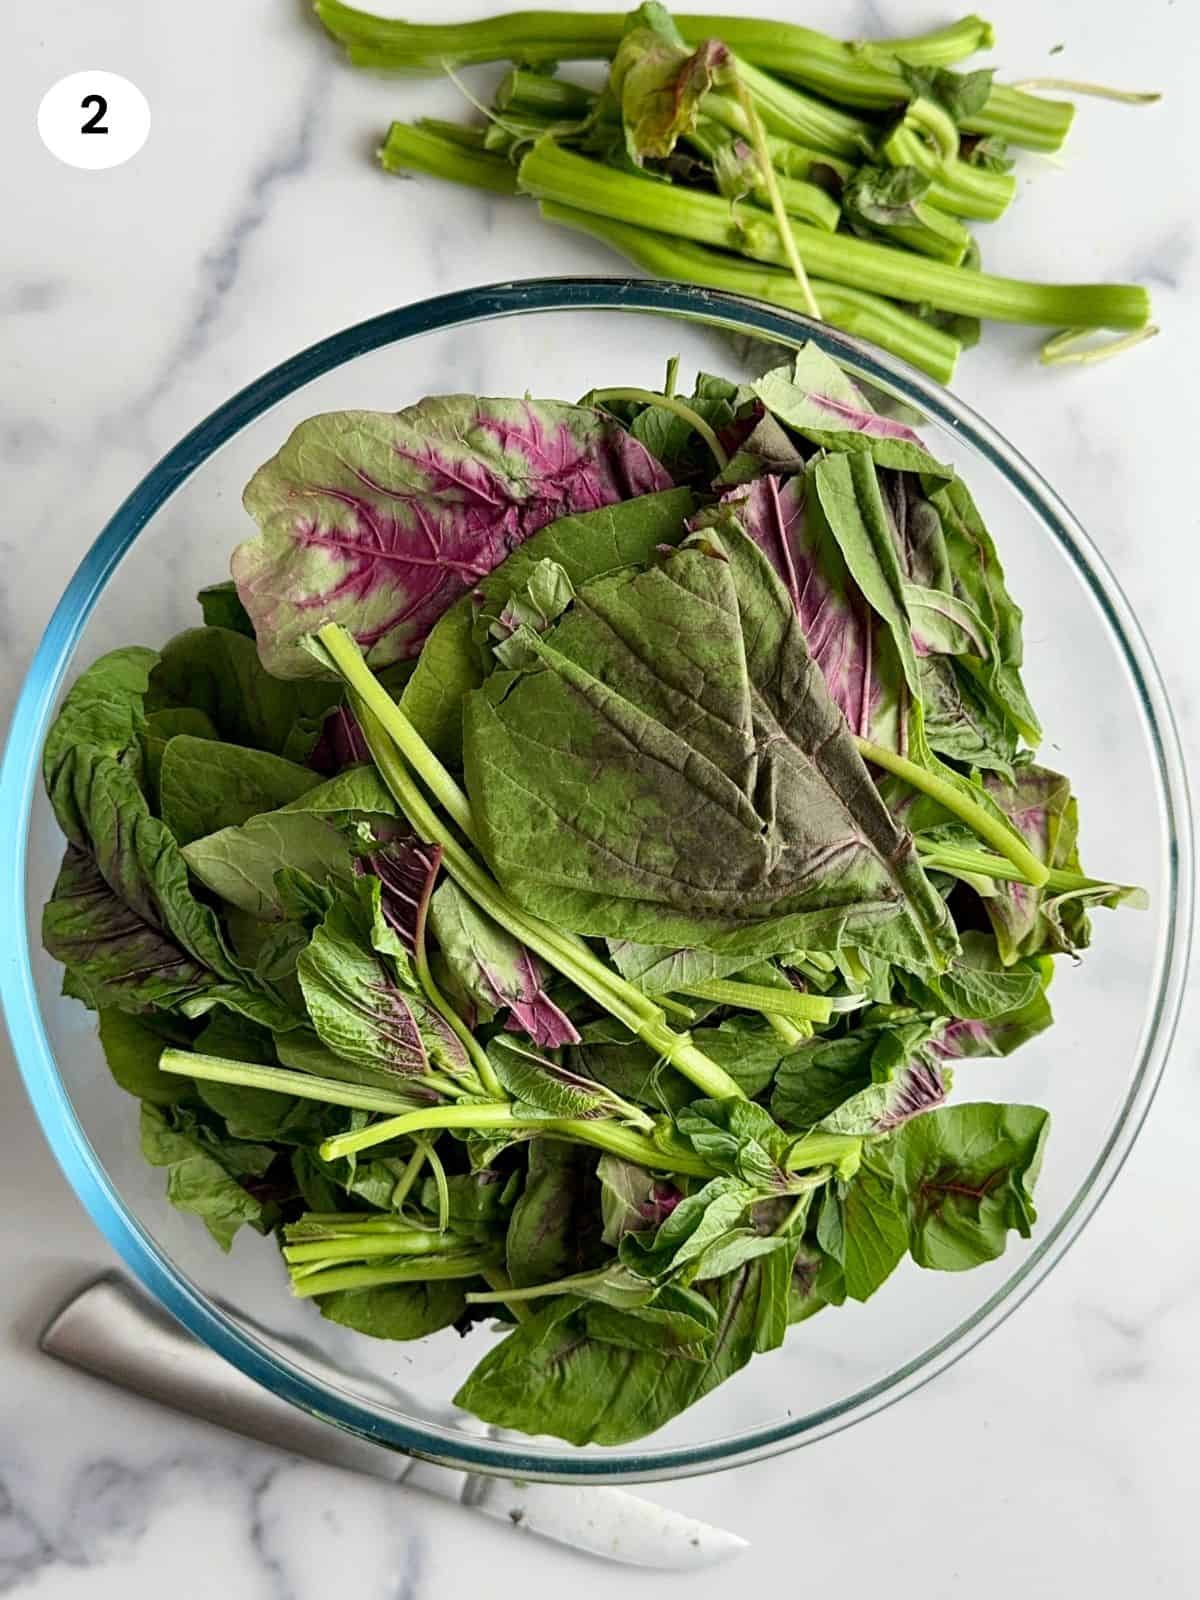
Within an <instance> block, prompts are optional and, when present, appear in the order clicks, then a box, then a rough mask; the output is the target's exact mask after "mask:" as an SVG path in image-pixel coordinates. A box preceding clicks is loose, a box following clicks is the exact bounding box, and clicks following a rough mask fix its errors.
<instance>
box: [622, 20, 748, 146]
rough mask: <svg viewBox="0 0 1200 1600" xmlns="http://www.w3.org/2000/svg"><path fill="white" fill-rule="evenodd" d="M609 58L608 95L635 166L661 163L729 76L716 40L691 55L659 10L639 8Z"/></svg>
mask: <svg viewBox="0 0 1200 1600" xmlns="http://www.w3.org/2000/svg"><path fill="white" fill-rule="evenodd" d="M630 23H633V24H635V25H634V26H629V25H628V24H627V31H626V33H625V35H624V37H623V38H622V40H621V42H620V44H619V45H618V47H617V51H616V54H615V55H614V57H613V62H612V69H611V71H610V72H609V77H608V89H609V93H610V94H611V95H612V97H613V99H614V100H615V101H616V103H617V105H618V106H619V107H620V111H621V121H622V123H623V125H624V128H625V148H626V150H627V152H628V154H629V158H630V160H631V161H633V162H635V163H636V164H637V165H638V166H641V164H642V163H643V162H644V161H645V160H647V159H655V160H664V159H665V158H666V157H667V156H669V155H670V154H671V152H672V151H673V150H674V148H675V145H676V142H677V140H678V139H679V138H680V137H681V135H684V134H687V133H689V132H690V131H691V130H692V129H693V128H694V127H695V125H696V119H697V117H698V116H699V114H700V102H701V100H702V99H703V98H704V96H705V95H706V94H707V93H708V91H709V90H710V89H711V88H712V87H713V85H714V84H716V83H720V82H725V81H727V80H729V79H730V78H731V77H732V75H733V58H732V57H731V56H730V53H729V50H728V49H727V47H726V46H725V45H723V44H722V43H721V41H720V40H719V39H705V40H703V41H702V43H701V44H700V45H698V46H697V47H696V48H695V49H694V50H692V49H689V48H688V46H687V45H686V44H685V43H684V40H683V36H682V35H681V34H680V32H679V30H678V29H677V28H676V26H675V24H674V21H673V20H672V18H671V16H670V15H669V13H668V12H667V11H666V10H665V9H664V8H663V7H662V6H653V7H649V6H643V7H642V8H641V9H640V10H639V11H637V12H635V13H634V14H633V16H632V17H631V18H630Z"/></svg>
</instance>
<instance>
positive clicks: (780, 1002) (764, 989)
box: [679, 978, 833, 1022]
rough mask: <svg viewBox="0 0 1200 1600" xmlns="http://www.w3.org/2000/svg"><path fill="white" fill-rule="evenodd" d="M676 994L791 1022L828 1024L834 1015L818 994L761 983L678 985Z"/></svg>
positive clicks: (723, 981)
mask: <svg viewBox="0 0 1200 1600" xmlns="http://www.w3.org/2000/svg"><path fill="white" fill-rule="evenodd" d="M679 992H680V993H681V994H687V995H694V996H695V998H696V999H697V1000H712V1001H713V1002H714V1003H715V1004H716V1005H719V1006H738V1007H740V1008H741V1009H742V1010H743V1011H762V1012H764V1013H768V1014H770V1015H773V1016H778V1017H787V1018H789V1019H790V1020H791V1021H793V1022H828V1021H829V1018H830V1017H831V1016H832V1014H833V1006H832V1003H831V1002H830V1001H828V1000H826V999H825V998H824V997H823V996H821V995H811V994H801V993H800V992H799V991H798V990H796V989H772V988H770V987H769V986H768V985H766V984H762V983H738V982H737V981H736V979H732V978H713V979H711V980H709V979H706V980H704V981H703V982H701V983H685V984H680V986H679Z"/></svg>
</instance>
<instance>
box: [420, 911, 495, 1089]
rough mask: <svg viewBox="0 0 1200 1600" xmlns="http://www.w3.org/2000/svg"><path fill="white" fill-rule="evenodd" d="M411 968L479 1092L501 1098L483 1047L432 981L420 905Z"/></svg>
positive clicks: (423, 915)
mask: <svg viewBox="0 0 1200 1600" xmlns="http://www.w3.org/2000/svg"><path fill="white" fill-rule="evenodd" d="M413 968H414V970H415V972H416V975H417V982H418V983H419V984H420V985H421V988H422V989H423V990H424V992H425V998H426V999H427V1000H428V1001H429V1003H430V1005H431V1006H432V1007H433V1009H434V1010H435V1011H436V1012H437V1014H438V1015H439V1016H440V1017H441V1019H442V1021H443V1022H444V1023H445V1024H446V1026H447V1027H448V1028H449V1029H450V1031H451V1033H453V1034H454V1036H455V1037H456V1038H457V1039H458V1041H459V1043H460V1044H461V1045H462V1047H463V1049H464V1050H465V1051H466V1052H467V1056H468V1058H469V1059H470V1061H471V1064H472V1065H473V1066H474V1068H475V1074H476V1076H477V1077H478V1079H479V1083H480V1085H481V1086H482V1089H483V1092H484V1093H485V1094H490V1095H492V1096H494V1097H495V1098H496V1099H497V1100H500V1099H503V1097H504V1087H503V1085H502V1084H501V1082H500V1079H499V1078H498V1077H497V1076H496V1069H495V1068H494V1067H493V1066H492V1063H491V1062H490V1061H489V1060H488V1056H487V1051H486V1050H485V1049H484V1048H483V1046H482V1045H481V1044H480V1042H479V1040H478V1039H477V1038H476V1037H475V1035H474V1034H473V1033H472V1032H471V1030H470V1028H468V1027H467V1025H466V1023H465V1022H464V1021H463V1019H462V1018H461V1017H460V1016H459V1014H458V1012H457V1011H455V1009H454V1007H453V1006H452V1005H451V1004H450V1002H449V1001H448V1000H447V999H446V998H445V996H444V995H443V994H442V991H441V990H440V989H439V988H438V986H437V984H436V983H435V982H434V977H433V973H432V972H431V971H430V970H429V955H428V952H427V951H426V948H425V906H424V905H422V906H421V908H420V911H419V912H418V915H417V927H416V930H415V934H414V938H413Z"/></svg>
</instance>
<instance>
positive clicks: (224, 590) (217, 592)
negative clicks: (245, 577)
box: [196, 581, 254, 639]
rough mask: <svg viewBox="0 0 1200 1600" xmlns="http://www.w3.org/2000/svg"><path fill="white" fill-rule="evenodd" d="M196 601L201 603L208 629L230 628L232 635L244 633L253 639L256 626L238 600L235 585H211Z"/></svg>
mask: <svg viewBox="0 0 1200 1600" xmlns="http://www.w3.org/2000/svg"><path fill="white" fill-rule="evenodd" d="M196 599H197V600H198V601H199V602H200V610H201V612H202V613H203V616H204V625H205V627H206V628H228V629H229V630H230V632H231V633H244V634H245V635H246V637H247V639H253V637H254V624H253V623H252V622H251V621H250V618H249V617H248V616H247V615H246V608H245V606H244V605H243V604H242V602H241V601H240V600H239V599H238V592H237V585H236V584H235V583H233V582H232V581H228V582H226V583H211V584H209V586H208V587H207V588H206V589H201V590H200V593H199V594H198V595H197V596H196Z"/></svg>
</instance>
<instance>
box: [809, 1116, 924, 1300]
mask: <svg viewBox="0 0 1200 1600" xmlns="http://www.w3.org/2000/svg"><path fill="white" fill-rule="evenodd" d="M925 1120H928V1119H926V1118H918V1119H917V1122H914V1123H908V1124H906V1128H905V1130H904V1131H907V1129H908V1128H912V1127H915V1126H917V1123H919V1122H921V1121H925ZM896 1137H897V1138H900V1137H903V1134H900V1135H897V1136H896ZM817 1241H818V1243H819V1244H820V1245H821V1248H822V1249H823V1250H825V1251H826V1252H827V1253H828V1254H829V1255H830V1256H832V1257H833V1258H834V1260H835V1261H837V1262H838V1263H839V1264H840V1266H841V1268H842V1271H843V1273H844V1276H845V1287H846V1293H847V1294H848V1295H849V1296H850V1298H851V1299H852V1300H869V1299H870V1297H871V1296H872V1295H873V1294H874V1293H875V1291H876V1289H878V1288H879V1287H880V1285H881V1284H883V1283H884V1282H886V1280H887V1279H888V1278H889V1277H891V1275H892V1273H893V1271H894V1270H895V1269H896V1267H897V1266H898V1265H899V1264H900V1262H901V1260H902V1259H903V1257H904V1253H905V1251H906V1250H907V1249H908V1242H909V1234H908V1218H907V1212H906V1209H905V1202H904V1192H903V1189H902V1188H901V1185H900V1180H899V1179H898V1176H897V1173H896V1169H895V1145H894V1142H893V1140H884V1141H883V1142H882V1143H881V1144H878V1145H874V1146H871V1145H868V1146H867V1147H866V1148H865V1149H864V1151H863V1159H862V1164H861V1165H860V1167H859V1169H858V1172H857V1173H856V1174H855V1176H854V1177H853V1178H852V1179H851V1180H850V1182H849V1183H847V1184H841V1185H839V1186H838V1190H837V1193H836V1195H833V1194H828V1193H827V1194H826V1196H825V1198H824V1200H823V1202H822V1206H821V1211H820V1216H819V1219H818V1225H817Z"/></svg>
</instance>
